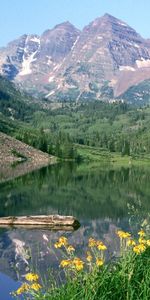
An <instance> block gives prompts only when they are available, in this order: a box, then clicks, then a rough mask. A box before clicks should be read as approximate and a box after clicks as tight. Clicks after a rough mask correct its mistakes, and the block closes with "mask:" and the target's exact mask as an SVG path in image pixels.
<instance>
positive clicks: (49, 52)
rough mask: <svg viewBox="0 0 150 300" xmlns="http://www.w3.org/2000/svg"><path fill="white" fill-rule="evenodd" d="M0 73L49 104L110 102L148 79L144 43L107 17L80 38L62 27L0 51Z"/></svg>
mask: <svg viewBox="0 0 150 300" xmlns="http://www.w3.org/2000/svg"><path fill="white" fill-rule="evenodd" d="M0 72H1V74H3V75H5V76H7V78H9V79H11V80H14V81H15V82H17V83H19V84H20V85H21V86H22V87H23V88H24V89H26V90H27V91H28V92H31V93H32V94H38V95H39V94H40V95H44V96H45V97H47V98H48V99H50V100H56V99H57V100H59V101H61V100H62V101H63V100H67V99H68V100H79V99H82V100H87V99H89V98H94V99H95V98H96V99H101V98H102V97H103V98H105V97H106V98H113V97H114V96H115V97H116V96H119V95H121V94H122V93H123V92H125V91H126V90H127V89H128V88H129V87H131V86H132V85H135V84H137V83H139V82H142V81H143V80H146V79H149V78H150V40H144V39H143V38H142V37H141V36H140V35H139V34H138V33H137V32H136V31H135V30H134V29H133V28H131V27H130V26H128V25H127V24H126V23H124V22H123V21H121V20H118V19H116V18H115V17H113V16H111V15H109V14H105V15H104V16H103V17H101V18H97V19H95V20H94V21H93V22H91V23H90V24H89V25H88V26H86V27H85V28H84V29H83V30H82V31H81V32H80V31H79V30H78V29H76V28H75V27H74V26H73V25H72V24H70V23H69V22H65V23H62V24H59V25H57V26H55V27H54V28H53V29H51V30H46V31H45V32H44V33H43V34H42V35H41V36H40V37H39V36H37V35H23V36H22V37H20V38H19V39H17V40H16V41H13V42H11V43H9V44H8V46H7V47H6V48H2V49H0Z"/></svg>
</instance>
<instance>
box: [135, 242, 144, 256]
mask: <svg viewBox="0 0 150 300" xmlns="http://www.w3.org/2000/svg"><path fill="white" fill-rule="evenodd" d="M145 250H146V247H145V245H143V244H139V245H136V246H134V248H133V251H134V252H135V253H136V254H141V253H142V252H144V251H145Z"/></svg>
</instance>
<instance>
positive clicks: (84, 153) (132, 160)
mask: <svg viewBox="0 0 150 300" xmlns="http://www.w3.org/2000/svg"><path fill="white" fill-rule="evenodd" d="M75 147H76V150H77V152H78V154H79V155H80V157H81V159H82V160H83V161H89V162H96V165H97V163H101V164H102V163H104V164H105V165H106V164H108V165H110V164H111V165H114V166H117V165H118V166H121V165H123V166H130V165H137V166H138V165H139V166H140V165H142V166H143V165H147V164H149V163H150V155H134V156H129V155H121V153H118V152H110V151H108V150H106V149H102V148H96V147H90V146H84V145H77V144H76V145H75Z"/></svg>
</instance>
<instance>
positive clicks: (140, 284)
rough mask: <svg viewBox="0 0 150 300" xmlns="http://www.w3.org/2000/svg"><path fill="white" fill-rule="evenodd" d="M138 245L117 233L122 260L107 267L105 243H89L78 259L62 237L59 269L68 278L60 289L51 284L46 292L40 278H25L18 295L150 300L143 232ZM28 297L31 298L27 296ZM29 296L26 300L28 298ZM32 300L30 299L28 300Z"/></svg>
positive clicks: (148, 244) (148, 250) (149, 249)
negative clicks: (85, 251)
mask: <svg viewBox="0 0 150 300" xmlns="http://www.w3.org/2000/svg"><path fill="white" fill-rule="evenodd" d="M138 234H139V237H138V239H137V240H136V241H135V240H133V238H132V237H131V235H130V234H129V233H127V232H123V231H118V232H117V235H118V238H120V258H118V259H117V260H116V261H111V262H109V263H107V264H106V263H105V255H104V253H105V251H107V247H106V246H105V245H104V244H103V242H102V241H98V240H95V239H93V238H90V239H89V243H88V251H87V253H86V255H85V257H84V258H83V259H80V258H77V257H76V256H75V254H74V253H75V249H74V248H73V246H72V245H69V244H68V240H67V238H65V237H60V238H59V240H58V242H56V243H55V245H54V246H55V248H62V249H63V252H62V253H63V254H64V259H63V260H62V261H61V262H60V267H61V268H63V269H64V272H65V274H66V282H65V283H63V284H62V285H61V286H57V284H56V283H55V281H54V283H52V282H51V286H49V287H48V288H47V289H46V290H44V287H43V288H42V286H41V285H40V283H39V276H38V275H37V274H34V273H29V274H26V276H25V279H26V281H27V282H26V283H23V285H22V286H21V287H20V288H19V289H18V290H17V292H16V294H17V295H18V296H20V295H21V294H24V295H25V298H24V299H28V296H32V297H33V298H32V299H35V300H148V299H150V240H149V239H148V238H146V237H145V232H144V231H143V230H140V232H139V233H138ZM27 295H28V296H27ZM26 296H27V298H26ZM29 299H30V298H29Z"/></svg>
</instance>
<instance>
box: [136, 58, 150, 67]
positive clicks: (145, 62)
mask: <svg viewBox="0 0 150 300" xmlns="http://www.w3.org/2000/svg"><path fill="white" fill-rule="evenodd" d="M136 64H137V67H138V68H150V59H144V58H141V60H136Z"/></svg>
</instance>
